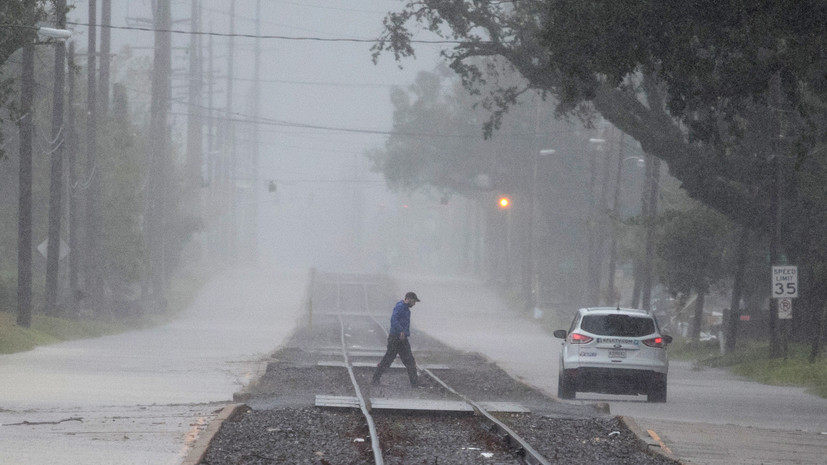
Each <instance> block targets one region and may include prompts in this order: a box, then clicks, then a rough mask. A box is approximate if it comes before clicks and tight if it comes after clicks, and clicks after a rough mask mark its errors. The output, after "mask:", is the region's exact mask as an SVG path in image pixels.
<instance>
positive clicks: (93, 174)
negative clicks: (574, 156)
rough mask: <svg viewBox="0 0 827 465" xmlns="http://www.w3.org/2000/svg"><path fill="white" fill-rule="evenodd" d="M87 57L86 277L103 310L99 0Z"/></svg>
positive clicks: (92, 3)
mask: <svg viewBox="0 0 827 465" xmlns="http://www.w3.org/2000/svg"><path fill="white" fill-rule="evenodd" d="M88 44H89V45H88V51H87V56H88V61H87V63H88V64H87V70H86V72H87V82H86V84H87V97H86V100H87V112H86V158H87V163H86V179H87V182H88V183H89V185H88V187H87V189H86V230H85V231H86V237H85V238H86V247H85V248H86V250H85V252H84V256H85V257H86V264H85V267H84V268H85V277H86V289H87V291H89V293H90V294H91V296H92V300H93V304H94V306H95V310H99V305H100V304H101V303H102V302H100V300H99V298H101V297H102V296H103V292H102V289H101V288H100V285H101V283H100V278H101V273H100V272H99V267H100V266H101V257H100V250H99V249H100V247H98V240H97V234H98V220H97V217H98V212H97V208H98V207H97V205H98V194H99V192H100V188H99V186H100V174H99V171H100V170H99V169H98V166H97V144H98V142H97V124H98V118H97V79H96V71H97V70H96V68H97V65H96V56H97V53H96V47H97V45H96V44H97V4H96V0H89V42H88Z"/></svg>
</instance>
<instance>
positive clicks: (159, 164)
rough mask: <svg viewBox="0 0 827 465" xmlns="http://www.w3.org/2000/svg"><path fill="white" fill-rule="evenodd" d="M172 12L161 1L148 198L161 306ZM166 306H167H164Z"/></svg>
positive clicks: (152, 271) (152, 269)
mask: <svg viewBox="0 0 827 465" xmlns="http://www.w3.org/2000/svg"><path fill="white" fill-rule="evenodd" d="M170 15H171V11H170V4H169V0H158V1H157V4H156V10H155V14H154V19H155V56H154V59H153V72H152V98H151V102H150V138H151V140H150V143H149V145H150V159H149V166H150V169H149V182H148V187H147V194H146V195H147V196H148V197H149V202H148V203H149V205H148V212H147V230H148V231H147V235H148V241H147V242H148V247H149V269H148V270H147V272H148V279H150V293H151V294H152V296H153V297H154V298H155V299H156V303H161V302H162V301H163V299H164V288H165V283H166V273H165V264H164V229H165V227H164V226H165V221H164V216H165V207H166V199H167V179H166V176H167V171H168V169H167V167H168V164H169V163H168V149H169V146H168V140H169V137H168V134H167V132H168V128H167V109H168V107H169V98H170V85H169V76H170V62H171V59H172V57H171V54H172V49H171V44H170V33H169V32H167V31H169V29H170V23H171V17H170ZM162 305H163V304H162Z"/></svg>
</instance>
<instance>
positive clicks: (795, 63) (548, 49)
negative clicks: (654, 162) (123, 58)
mask: <svg viewBox="0 0 827 465" xmlns="http://www.w3.org/2000/svg"><path fill="white" fill-rule="evenodd" d="M825 8H827V6H825V5H821V4H817V3H808V2H802V3H798V4H796V5H795V6H793V7H789V5H785V4H778V3H777V2H770V1H762V2H757V4H749V5H746V4H743V3H742V2H734V1H732V2H719V3H715V4H712V3H710V2H681V3H668V2H667V3H656V2H648V3H640V2H633V1H620V2H613V1H608V0H594V1H579V0H578V1H575V0H554V1H545V2H541V1H525V2H517V3H513V2H512V3H501V2H456V1H449V0H441V1H439V0H435V1H410V2H408V3H407V4H406V6H405V7H404V8H403V10H402V11H400V12H397V13H390V14H389V15H388V16H387V17H386V19H385V29H386V30H385V33H384V34H383V35H382V36H381V37H380V40H379V42H378V43H377V45H376V46H375V47H374V53H375V54H374V57H375V59H376V58H377V57H378V55H379V54H381V53H382V52H384V51H391V52H392V53H394V55H395V56H396V58H397V59H399V58H402V57H405V56H410V55H413V53H414V49H413V43H414V42H413V41H412V39H413V34H412V32H411V30H410V25H411V23H418V24H420V25H422V26H424V28H426V29H428V30H429V31H431V32H433V33H435V34H438V35H441V36H442V37H444V38H447V39H450V40H454V41H456V42H457V43H456V45H455V46H454V47H453V49H450V50H446V51H444V52H443V55H444V56H445V57H446V59H447V60H448V61H449V62H450V65H451V68H452V69H454V71H456V72H457V73H459V74H460V76H461V77H462V79H463V82H464V83H465V84H466V85H467V86H468V87H470V88H477V89H479V87H480V84H481V83H484V82H486V81H487V80H488V79H490V76H489V75H488V73H487V68H486V67H485V66H480V65H478V64H475V62H474V61H473V60H477V59H478V58H479V57H504V58H505V59H507V60H508V62H509V63H510V64H511V65H512V66H513V67H514V69H515V70H516V71H518V72H519V73H520V74H521V75H522V76H523V77H525V79H526V81H527V84H526V85H524V86H519V85H516V86H515V85H511V86H503V87H501V88H499V89H495V90H491V91H488V92H487V93H484V94H481V96H480V100H481V102H482V103H483V105H484V106H485V107H487V108H490V109H491V110H492V116H491V119H490V120H489V122H488V123H487V124H486V125H485V130H486V132H488V133H490V132H491V131H493V130H495V129H497V128H498V127H499V124H500V121H501V118H502V115H504V114H505V112H507V111H508V109H509V108H510V107H511V106H513V105H514V104H515V103H516V101H517V96H519V95H520V94H522V93H524V92H525V91H526V89H527V88H536V89H540V90H542V91H545V92H548V93H550V94H552V95H554V96H555V97H557V98H558V100H559V101H560V102H561V105H560V106H559V111H560V112H567V113H572V114H577V115H579V116H580V117H581V118H582V119H583V120H584V121H586V122H587V123H588V122H589V121H592V120H593V117H594V114H595V112H599V114H600V115H602V116H603V117H604V118H606V119H608V120H609V121H610V122H612V124H614V125H615V126H617V127H618V128H620V129H621V130H623V131H624V132H625V133H627V134H629V135H630V136H632V137H633V138H635V139H636V140H637V141H638V142H639V143H640V144H641V146H642V148H643V150H644V151H645V152H647V153H649V154H652V155H655V156H657V157H658V158H659V159H661V160H663V161H665V162H666V163H667V164H668V165H669V169H670V173H671V174H673V175H674V176H675V177H677V178H678V179H679V180H680V181H681V182H682V187H683V188H684V189H685V190H686V191H687V193H688V194H689V195H690V196H692V197H694V198H696V199H698V200H700V201H702V202H703V203H705V204H706V205H709V206H710V207H712V208H714V209H716V210H718V211H720V212H722V213H724V214H725V215H726V216H728V217H729V218H731V219H732V220H734V221H736V222H738V223H740V224H742V225H744V226H746V227H749V228H750V229H753V230H755V231H757V232H758V233H760V234H762V235H764V236H768V235H770V234H772V231H773V230H774V225H775V224H776V221H777V219H776V217H775V216H774V215H771V211H772V197H771V196H769V195H767V192H769V191H771V189H770V188H769V187H770V186H773V185H774V182H775V181H774V180H775V178H774V173H775V172H776V170H775V169H774V166H775V164H776V162H774V161H773V160H774V159H780V160H782V163H779V164H780V170H781V171H782V173H781V174H782V176H781V179H782V182H783V191H782V194H783V195H782V196H781V202H782V203H783V206H782V208H781V211H783V212H785V213H784V218H783V223H784V229H783V231H782V234H784V236H785V237H791V236H792V237H795V238H796V241H795V242H794V243H788V244H789V247H788V250H787V253H788V255H789V256H790V257H791V258H792V259H794V260H797V261H798V262H799V263H800V264H801V265H802V266H806V267H810V265H809V264H811V263H818V262H824V261H825V260H827V239H825V238H823V237H813V236H812V235H807V234H806V233H805V232H804V231H807V230H813V229H807V228H813V227H814V226H817V227H816V228H815V230H824V228H825V226H827V223H824V222H820V221H822V220H823V216H822V215H818V214H816V215H815V218H814V215H813V210H815V209H817V208H821V210H822V211H823V205H824V202H825V200H827V198H825V197H824V196H823V193H817V194H816V195H812V193H811V192H808V191H806V190H802V189H801V183H802V182H803V181H805V180H806V179H805V178H808V177H813V178H815V179H820V180H823V179H825V178H827V171H825V169H824V159H825V157H826V156H827V155H826V154H825V151H824V150H821V147H822V146H823V145H824V143H825V141H826V140H827V130H825V126H824V125H823V124H821V122H822V121H823V120H824V117H825V109H827V105H824V101H825V96H827V95H825V93H826V92H827V85H825V81H824V73H823V69H824V64H825V63H824V61H825V58H824V57H823V56H822V54H821V53H820V52H819V51H820V50H822V49H823V47H824V44H825V42H827V31H825V30H824V28H823V27H822V26H821V24H823V19H824V18H825ZM710 10H711V12H710ZM774 77H777V78H778V81H779V85H778V86H777V88H778V89H779V90H780V92H779V95H778V98H777V99H776V102H775V103H776V104H775V105H770V104H769V102H770V100H771V98H770V94H771V92H770V90H771V87H772V86H771V85H770V83H771V82H773V78H774ZM478 92H479V91H478ZM779 109H780V110H782V111H779ZM776 135H782V136H783V139H779V138H778V137H774V136H776ZM802 205H803V206H805V208H804V209H802V208H796V207H798V206H802ZM817 206H821V207H817ZM815 221H819V222H818V223H817V225H816V224H814V222H815ZM798 239H800V240H798ZM813 269H814V272H813V273H812V274H809V275H808V278H807V279H812V281H811V283H810V285H811V287H810V288H812V289H824V288H827V275H825V274H824V272H816V271H815V268H813ZM817 298H818V299H820V300H819V301H818V302H813V304H811V305H808V306H807V308H808V309H809V310H808V311H806V312H804V314H805V315H809V318H810V319H813V318H816V317H815V316H812V315H813V310H812V309H814V308H817V309H820V308H822V307H823V305H821V302H824V299H825V297H824V296H818V297H817ZM808 326H809V327H813V326H814V325H808ZM810 334H811V335H814V337H815V336H820V335H818V334H813V333H812V332H811V333H810ZM773 349H774V350H773V353H776V350H775V349H776V348H775V347H774V348H773Z"/></svg>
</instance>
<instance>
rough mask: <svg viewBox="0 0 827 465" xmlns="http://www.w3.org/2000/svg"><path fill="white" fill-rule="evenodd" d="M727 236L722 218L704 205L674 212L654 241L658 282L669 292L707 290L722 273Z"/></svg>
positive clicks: (723, 271)
mask: <svg viewBox="0 0 827 465" xmlns="http://www.w3.org/2000/svg"><path fill="white" fill-rule="evenodd" d="M728 238H729V224H728V222H727V219H726V217H724V216H723V215H721V214H720V213H717V212H715V211H713V210H711V209H709V208H707V207H704V206H696V207H695V208H693V209H692V210H689V211H686V212H682V213H676V214H674V215H673V216H672V217H671V219H670V220H668V221H667V222H666V223H665V224H664V225H663V226H662V229H661V231H660V235H659V238H658V242H657V244H656V250H657V255H658V257H659V258H660V260H659V262H658V263H659V265H658V275H659V276H660V280H661V282H663V283H664V284H665V285H666V286H667V287H668V288H669V290H670V291H671V292H673V293H683V294H688V293H689V292H691V291H697V292H699V293H700V292H703V293H706V292H708V291H709V289H710V286H711V285H712V284H714V283H715V282H717V281H718V280H719V279H721V278H722V277H723V276H724V275H725V274H726V271H727V270H725V269H724V268H723V260H722V257H723V252H724V248H725V245H726V244H727V239H728Z"/></svg>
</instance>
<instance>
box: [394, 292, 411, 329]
mask: <svg viewBox="0 0 827 465" xmlns="http://www.w3.org/2000/svg"><path fill="white" fill-rule="evenodd" d="M403 331H404V332H405V336H406V337H410V336H411V308H410V307H408V304H406V303H405V301H404V300H400V301H399V302H397V303H396V306H395V307H393V313H392V314H391V329H390V330H389V332H390V334H395V335H397V336H398V335H399V333H401V332H403Z"/></svg>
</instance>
